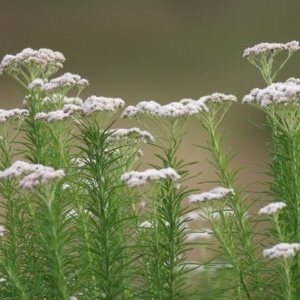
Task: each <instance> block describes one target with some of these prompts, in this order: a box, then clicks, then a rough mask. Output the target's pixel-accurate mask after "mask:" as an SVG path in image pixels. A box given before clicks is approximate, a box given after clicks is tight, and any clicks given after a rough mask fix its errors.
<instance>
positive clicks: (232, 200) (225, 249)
mask: <svg viewBox="0 0 300 300" xmlns="http://www.w3.org/2000/svg"><path fill="white" fill-rule="evenodd" d="M199 101H202V102H203V103H205V105H206V106H207V108H208V110H207V112H203V113H200V114H198V115H197V117H198V119H199V121H200V124H201V126H202V128H203V129H204V130H205V131H206V133H207V135H208V140H207V144H206V146H204V148H205V149H207V150H208V151H209V154H210V156H211V159H210V160H209V162H210V164H211V165H212V167H214V169H215V170H216V174H217V179H216V183H217V184H218V185H219V186H221V187H218V188H215V189H213V190H212V191H210V192H208V193H206V192H204V193H202V194H199V195H192V196H191V197H190V202H199V203H200V205H199V207H200V208H202V210H204V212H205V213H206V215H207V216H208V221H209V223H210V226H211V228H212V230H213V235H214V236H215V238H216V240H217V241H218V245H217V247H218V250H217V253H218V254H219V255H220V256H221V258H222V260H223V263H224V266H225V269H227V271H228V272H229V274H230V280H226V279H225V281H224V284H225V285H226V286H228V287H230V290H231V291H230V292H229V294H228V295H230V294H231V293H232V296H234V297H235V298H236V299H257V298H262V297H263V295H264V290H265V289H266V287H265V284H264V282H263V280H262V279H261V278H260V275H259V272H261V271H262V262H261V259H260V258H258V257H257V252H258V247H257V245H256V243H255V241H254V236H255V226H254V223H253V222H251V221H249V219H248V217H249V212H248V211H247V208H248V207H249V205H247V204H246V202H245V200H246V198H243V196H242V195H241V192H242V191H241V189H240V188H239V187H238V186H237V184H236V175H237V173H238V170H237V169H232V168H231V166H230V161H231V158H230V157H229V156H228V154H227V153H226V152H225V151H224V150H223V135H221V134H219V132H218V129H219V125H220V124H221V121H222V120H223V118H224V116H225V114H226V112H227V111H228V109H229V107H230V106H231V104H232V103H233V102H235V101H236V97H235V96H233V95H225V94H221V93H214V94H212V95H209V96H204V97H201V98H200V100H199ZM202 147H203V146H202ZM209 199H220V200H219V201H217V203H216V202H214V203H205V204H202V203H201V202H202V201H206V200H209ZM228 210H230V211H231V212H232V216H228V215H227V214H226V212H227V211H228ZM215 212H217V213H218V214H219V215H220V218H219V220H216V218H215V217H214V214H215ZM228 264H229V266H230V267H229V268H228V267H226V266H228ZM228 276H229V275H228Z"/></svg>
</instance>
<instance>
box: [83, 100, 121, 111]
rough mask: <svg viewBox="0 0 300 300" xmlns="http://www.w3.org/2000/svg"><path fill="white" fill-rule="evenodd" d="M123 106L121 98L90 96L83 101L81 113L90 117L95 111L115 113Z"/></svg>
mask: <svg viewBox="0 0 300 300" xmlns="http://www.w3.org/2000/svg"><path fill="white" fill-rule="evenodd" d="M124 105H125V102H124V101H123V100H122V99H121V98H109V97H98V96H90V97H88V98H87V99H86V100H85V101H84V103H83V106H82V112H83V114H85V115H90V114H92V113H94V112H96V111H115V110H117V109H118V108H122V107H123V106H124Z"/></svg>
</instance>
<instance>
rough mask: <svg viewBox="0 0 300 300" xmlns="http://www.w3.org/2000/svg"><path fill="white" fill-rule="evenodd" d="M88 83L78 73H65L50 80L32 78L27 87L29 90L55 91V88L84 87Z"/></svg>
mask: <svg viewBox="0 0 300 300" xmlns="http://www.w3.org/2000/svg"><path fill="white" fill-rule="evenodd" d="M87 85H89V82H88V80H86V79H84V78H81V76H80V75H77V74H72V73H65V74H63V75H61V76H59V77H56V78H53V79H51V80H50V81H47V80H44V79H41V78H37V79H34V80H33V81H32V82H31V83H30V84H29V85H28V88H29V89H30V90H33V89H38V90H41V91H44V92H46V93H47V92H48V93H49V92H55V91H57V90H61V89H65V88H68V89H70V88H72V87H75V86H76V87H78V88H84V87H86V86H87Z"/></svg>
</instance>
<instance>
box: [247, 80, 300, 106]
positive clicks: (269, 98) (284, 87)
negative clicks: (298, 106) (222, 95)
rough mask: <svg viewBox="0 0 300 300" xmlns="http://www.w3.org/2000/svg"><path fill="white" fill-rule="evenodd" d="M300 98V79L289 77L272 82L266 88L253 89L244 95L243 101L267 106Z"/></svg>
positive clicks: (293, 101)
mask: <svg viewBox="0 0 300 300" xmlns="http://www.w3.org/2000/svg"><path fill="white" fill-rule="evenodd" d="M299 99H300V79H298V78H293V77H292V78H289V79H288V80H286V81H285V82H277V83H272V84H270V85H269V86H267V87H266V88H263V89H259V88H255V89H253V90H252V91H251V92H250V93H249V94H248V95H246V96H244V98H243V101H242V102H243V103H253V102H254V103H255V104H257V105H259V106H261V107H267V106H269V105H271V104H276V103H283V104H289V103H295V102H298V100H299Z"/></svg>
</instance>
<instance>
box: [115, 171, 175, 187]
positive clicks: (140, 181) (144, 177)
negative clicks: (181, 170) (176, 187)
mask: <svg viewBox="0 0 300 300" xmlns="http://www.w3.org/2000/svg"><path fill="white" fill-rule="evenodd" d="M162 179H172V180H174V181H176V180H178V179H180V176H179V175H178V174H177V172H176V171H175V170H174V169H172V168H165V169H160V170H157V169H148V170H145V171H142V172H139V171H131V172H128V173H125V174H123V175H122V176H121V181H123V182H126V183H127V184H128V185H129V186H131V187H135V186H142V185H145V184H146V183H147V182H148V181H159V180H162Z"/></svg>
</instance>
